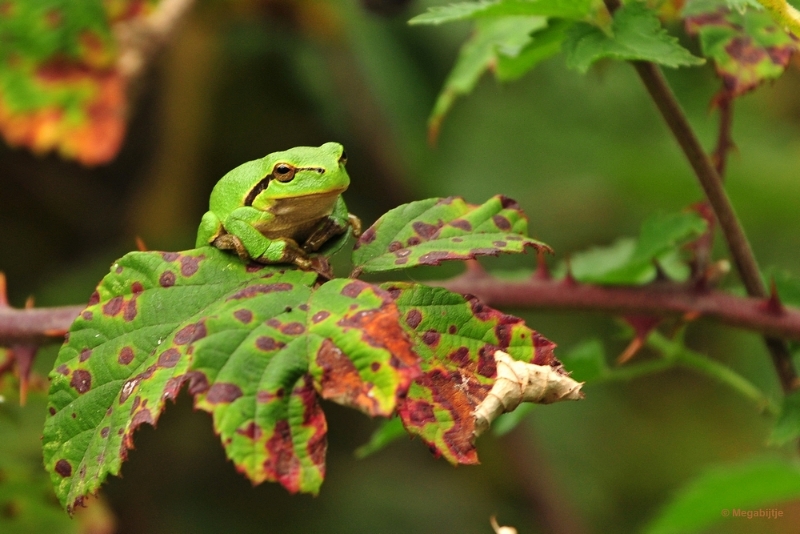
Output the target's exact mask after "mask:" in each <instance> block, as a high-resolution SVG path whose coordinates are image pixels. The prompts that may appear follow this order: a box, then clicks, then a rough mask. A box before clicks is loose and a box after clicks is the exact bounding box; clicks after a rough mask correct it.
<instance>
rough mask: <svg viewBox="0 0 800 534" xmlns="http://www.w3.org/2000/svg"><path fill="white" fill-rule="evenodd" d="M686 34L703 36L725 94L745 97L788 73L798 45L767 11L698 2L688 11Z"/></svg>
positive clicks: (704, 0)
mask: <svg viewBox="0 0 800 534" xmlns="http://www.w3.org/2000/svg"><path fill="white" fill-rule="evenodd" d="M684 16H685V17H686V31H687V32H688V33H689V34H691V35H699V36H700V45H701V47H702V49H703V54H704V55H705V56H706V57H709V58H712V59H713V60H714V67H715V69H716V71H717V75H718V76H719V77H720V78H722V81H723V86H724V88H725V89H724V91H725V92H726V93H727V94H729V95H730V96H732V97H737V96H741V95H743V94H745V93H747V92H748V91H751V90H753V89H755V88H756V87H758V86H759V85H760V84H761V83H763V82H765V81H767V80H773V79H776V78H778V77H780V76H781V75H782V74H783V72H784V71H785V70H786V66H787V65H788V64H789V60H790V58H791V56H792V53H793V52H795V51H797V49H798V43H797V41H796V40H795V39H794V38H793V37H791V36H790V35H789V34H788V33H786V32H785V31H784V30H783V29H782V28H781V27H780V25H779V24H778V23H776V22H775V21H774V20H773V18H772V17H771V16H770V14H769V13H768V12H766V11H756V10H752V9H750V10H743V9H735V8H731V7H730V6H728V5H727V3H725V2H722V1H716V0H695V1H692V2H689V3H688V4H687V6H686V8H685V9H684Z"/></svg>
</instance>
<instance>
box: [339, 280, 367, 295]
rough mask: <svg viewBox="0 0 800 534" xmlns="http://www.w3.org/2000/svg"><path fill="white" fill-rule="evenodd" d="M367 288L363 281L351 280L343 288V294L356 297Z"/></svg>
mask: <svg viewBox="0 0 800 534" xmlns="http://www.w3.org/2000/svg"><path fill="white" fill-rule="evenodd" d="M366 288H367V284H366V283H364V282H361V281H354V282H350V283H349V284H347V285H346V286H344V287H343V288H342V291H341V293H342V295H344V296H345V297H350V298H356V297H357V296H359V295H360V294H361V292H362V291H364V290H365V289H366Z"/></svg>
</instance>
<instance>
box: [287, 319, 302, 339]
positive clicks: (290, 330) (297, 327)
mask: <svg viewBox="0 0 800 534" xmlns="http://www.w3.org/2000/svg"><path fill="white" fill-rule="evenodd" d="M305 331H306V327H305V326H303V324H302V323H298V322H296V321H295V322H292V323H288V324H285V325H283V326H282V327H281V332H283V333H284V334H286V335H287V336H298V335H300V334H302V333H303V332H305Z"/></svg>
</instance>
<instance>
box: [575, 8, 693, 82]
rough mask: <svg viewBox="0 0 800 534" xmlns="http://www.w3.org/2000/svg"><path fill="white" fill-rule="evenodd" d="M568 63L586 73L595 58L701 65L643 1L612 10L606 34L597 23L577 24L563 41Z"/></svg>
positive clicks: (673, 64)
mask: <svg viewBox="0 0 800 534" xmlns="http://www.w3.org/2000/svg"><path fill="white" fill-rule="evenodd" d="M564 51H565V52H566V53H567V66H569V67H571V68H574V69H577V70H579V71H581V72H586V71H587V70H588V69H589V67H590V66H591V65H592V63H594V62H595V61H597V60H599V59H602V58H611V59H616V60H624V61H653V62H655V63H659V64H661V65H664V66H667V67H683V66H690V65H702V64H703V63H704V62H705V60H704V59H702V58H698V57H695V56H693V55H692V54H691V53H690V52H689V51H688V50H686V49H685V48H683V47H682V46H680V45H679V44H678V40H677V39H676V38H675V37H672V36H670V35H669V34H667V32H666V31H665V30H664V29H663V28H662V27H661V23H660V22H659V20H658V17H657V16H656V14H655V13H654V12H653V11H652V10H650V9H648V8H647V6H645V4H644V3H642V2H638V1H634V2H630V3H628V4H625V5H624V6H622V7H621V8H620V9H618V10H617V11H616V13H614V20H613V22H612V23H611V28H610V31H609V33H605V32H604V31H603V30H602V29H600V28H598V27H597V26H592V25H591V24H587V23H583V22H581V23H576V24H575V25H574V26H573V27H572V29H571V30H570V31H569V33H568V35H567V39H566V41H565V42H564Z"/></svg>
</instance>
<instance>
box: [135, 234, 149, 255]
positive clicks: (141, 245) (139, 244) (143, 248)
mask: <svg viewBox="0 0 800 534" xmlns="http://www.w3.org/2000/svg"><path fill="white" fill-rule="evenodd" d="M136 250H138V251H139V252H147V250H148V249H147V245H146V244H145V242H144V239H142V238H141V237H139V236H138V235H137V236H136Z"/></svg>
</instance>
